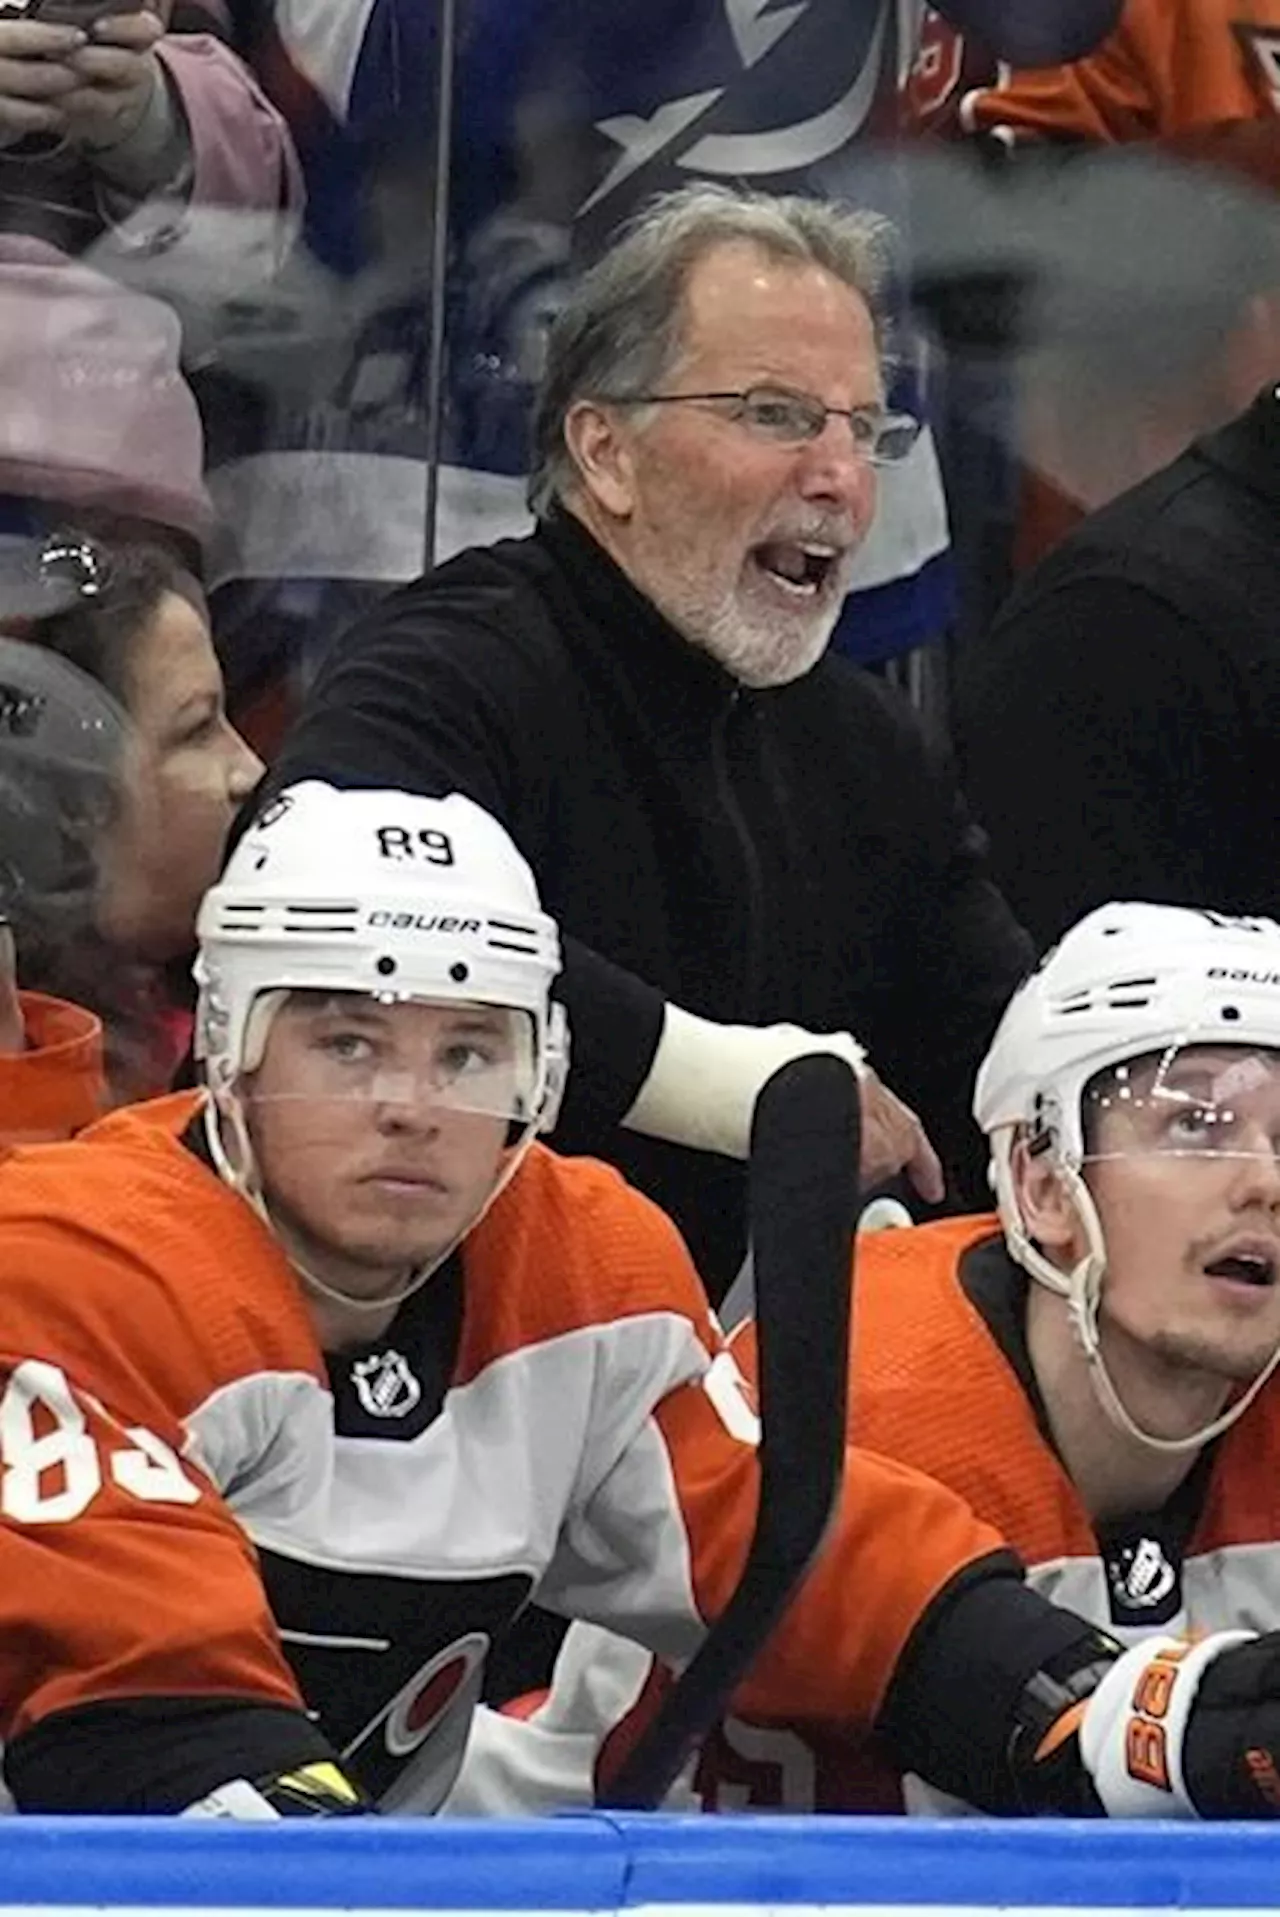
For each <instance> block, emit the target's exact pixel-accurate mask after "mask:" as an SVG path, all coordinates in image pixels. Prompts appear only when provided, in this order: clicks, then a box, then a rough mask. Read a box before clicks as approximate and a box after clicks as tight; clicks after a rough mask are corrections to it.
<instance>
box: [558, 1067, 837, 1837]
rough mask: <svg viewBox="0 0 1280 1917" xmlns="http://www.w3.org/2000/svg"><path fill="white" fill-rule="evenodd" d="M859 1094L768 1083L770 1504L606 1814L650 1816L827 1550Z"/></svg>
mask: <svg viewBox="0 0 1280 1917" xmlns="http://www.w3.org/2000/svg"><path fill="white" fill-rule="evenodd" d="M861 1143H862V1110H861V1105H860V1102H859V1098H858V1084H857V1079H856V1078H855V1077H854V1074H853V1072H852V1071H851V1069H850V1068H849V1066H847V1065H846V1064H845V1063H844V1062H843V1060H841V1059H838V1058H835V1057H834V1056H832V1055H830V1054H821V1055H814V1056H812V1057H808V1058H799V1059H794V1060H792V1062H791V1063H790V1064H789V1065H784V1066H783V1067H782V1068H781V1070H780V1071H777V1072H775V1073H774V1075H773V1077H772V1078H771V1079H770V1080H769V1081H768V1083H767V1084H766V1085H765V1087H764V1089H763V1090H762V1091H761V1093H760V1096H759V1098H758V1099H757V1101H756V1108H755V1116H754V1118H753V1120H752V1126H751V1159H750V1166H749V1175H748V1188H747V1209H748V1216H749V1219H750V1227H751V1249H752V1258H753V1262H754V1266H755V1293H756V1336H757V1342H758V1347H759V1354H760V1355H759V1391H760V1425H761V1435H760V1494H759V1504H758V1506H757V1510H756V1523H755V1530H754V1532H753V1533H752V1538H751V1546H750V1550H749V1551H748V1553H747V1560H746V1563H745V1565H744V1567H743V1572H742V1577H741V1579H740V1580H739V1582H738V1586H737V1589H736V1590H735V1591H734V1593H733V1596H732V1597H731V1598H730V1600H729V1602H728V1604H727V1605H726V1606H725V1608H724V1610H723V1611H722V1612H721V1614H720V1616H719V1618H718V1619H717V1620H716V1622H715V1623H714V1624H713V1625H712V1627H711V1629H710V1630H709V1631H708V1632H707V1635H706V1637H705V1638H704V1639H703V1642H702V1644H701V1645H700V1646H699V1648H698V1650H697V1652H696V1653H695V1655H694V1656H693V1657H692V1658H691V1659H690V1661H689V1663H688V1665H687V1666H686V1667H685V1669H684V1671H683V1673H682V1674H681V1676H680V1677H679V1678H678V1679H677V1680H676V1682H675V1683H674V1684H673V1685H672V1687H671V1689H670V1690H669V1691H668V1692H667V1694H666V1696H665V1697H664V1698H663V1700H662V1703H661V1704H660V1705H659V1707H658V1710H657V1712H656V1713H655V1716H654V1718H653V1721H652V1722H651V1723H650V1724H649V1725H648V1726H647V1728H646V1729H645V1730H644V1731H643V1732H642V1733H641V1734H640V1736H639V1737H638V1739H637V1740H636V1743H635V1744H634V1746H633V1747H632V1749H631V1750H630V1752H629V1753H628V1754H627V1756H626V1757H625V1758H624V1759H623V1760H622V1762H621V1763H620V1765H619V1767H618V1769H617V1771H616V1772H615V1773H614V1775H613V1777H612V1778H610V1779H608V1780H607V1781H606V1783H605V1784H604V1785H603V1787H602V1788H601V1790H600V1791H599V1792H598V1794H597V1800H596V1801H597V1803H598V1804H599V1805H600V1806H601V1807H602V1808H605V1809H610V1810H651V1809H652V1808H653V1807H654V1805H655V1804H659V1803H661V1801H662V1799H663V1797H664V1796H665V1795H666V1793H667V1791H668V1790H669V1789H670V1787H671V1785H672V1784H673V1783H674V1781H675V1779H676V1777H677V1776H678V1775H679V1773H680V1770H681V1768H682V1767H683V1765H684V1764H685V1763H686V1762H687V1761H688V1759H689V1758H690V1757H691V1756H692V1754H693V1752H694V1750H695V1749H696V1748H697V1746H698V1745H699V1744H700V1743H701V1742H702V1740H703V1738H704V1737H705V1736H706V1735H707V1733H708V1731H709V1730H710V1729H711V1728H712V1726H713V1725H714V1724H715V1723H716V1721H717V1719H718V1718H719V1717H720V1716H721V1714H722V1713H723V1711H724V1708H725V1705H726V1703H727V1701H728V1698H729V1696H730V1694H731V1692H732V1691H733V1690H734V1689H735V1688H736V1686H737V1685H738V1683H739V1682H740V1681H741V1679H742V1677H743V1676H744V1675H745V1673H746V1671H747V1669H748V1668H749V1666H750V1665H751V1663H752V1661H753V1660H754V1658H755V1657H756V1656H757V1654H758V1653H759V1651H760V1650H761V1649H762V1648H763V1646H764V1644H765V1643H766V1641H767V1640H768V1638H769V1636H770V1634H771V1632H772V1631H773V1628H774V1626H775V1625H776V1624H777V1623H778V1620H779V1619H780V1618H781V1617H782V1615H783V1613H784V1612H785V1611H786V1609H787V1606H788V1605H789V1604H790V1602H791V1600H792V1598H793V1597H794V1596H795V1594H796V1591H797V1590H798V1588H799V1586H800V1583H801V1580H802V1579H803V1577H804V1574H805V1572H806V1571H807V1570H808V1568H809V1565H810V1564H811V1563H812V1561H813V1558H814V1556H815V1555H816V1553H817V1550H818V1547H819V1545H820V1544H821V1542H822V1538H823V1534H824V1532H825V1531H826V1528H827V1524H828V1521H829V1520H830V1517H831V1513H832V1509H833V1507H834V1505H835V1501H836V1499H837V1497H838V1496H839V1492H840V1483H841V1478H842V1474H843V1467H844V1433H845V1398H846V1393H847V1389H848V1375H849V1310H850V1299H851V1287H852V1277H853V1266H852V1259H853V1245H854V1230H855V1227H856V1224H857V1217H858V1208H859V1198H860V1188H859V1178H858V1159H859V1155H860V1151H861Z"/></svg>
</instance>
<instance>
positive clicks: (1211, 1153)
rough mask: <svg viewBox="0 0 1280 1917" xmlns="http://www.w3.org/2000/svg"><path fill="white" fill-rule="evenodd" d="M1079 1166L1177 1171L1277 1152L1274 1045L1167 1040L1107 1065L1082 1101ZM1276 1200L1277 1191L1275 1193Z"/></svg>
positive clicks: (1279, 1096)
mask: <svg viewBox="0 0 1280 1917" xmlns="http://www.w3.org/2000/svg"><path fill="white" fill-rule="evenodd" d="M1081 1131H1082V1135H1083V1141H1084V1152H1083V1155H1082V1158H1081V1164H1082V1166H1086V1167H1087V1166H1090V1165H1104V1164H1110V1163H1115V1162H1116V1161H1117V1160H1122V1159H1134V1160H1144V1161H1148V1162H1152V1163H1158V1164H1164V1163H1167V1164H1169V1165H1171V1166H1174V1167H1180V1168H1181V1169H1182V1170H1183V1171H1185V1172H1188V1173H1191V1172H1194V1171H1195V1169H1196V1168H1197V1167H1198V1166H1203V1167H1205V1168H1206V1169H1207V1168H1215V1167H1216V1168H1222V1167H1224V1166H1226V1167H1229V1166H1231V1165H1233V1164H1241V1165H1246V1166H1247V1165H1256V1166H1258V1167H1259V1168H1260V1169H1262V1170H1264V1171H1265V1172H1266V1173H1267V1175H1268V1176H1270V1175H1273V1174H1274V1172H1275V1167H1276V1164H1277V1161H1278V1155H1280V1049H1278V1050H1270V1049H1266V1048H1262V1047H1255V1046H1245V1045H1220V1046H1219V1045H1205V1044H1194V1045H1171V1046H1169V1047H1167V1048H1166V1049H1165V1050H1164V1051H1163V1052H1160V1053H1154V1054H1148V1055H1146V1056H1145V1057H1142V1058H1136V1059H1132V1060H1130V1061H1128V1062H1127V1063H1125V1064H1122V1065H1115V1066H1111V1067H1109V1068H1108V1069H1107V1070H1106V1071H1104V1072H1101V1073H1099V1074H1098V1076H1097V1077H1096V1078H1095V1079H1093V1080H1091V1081H1090V1083H1089V1084H1088V1085H1087V1086H1086V1087H1085V1091H1084V1095H1083V1097H1082V1100H1081ZM1278 1197H1280V1193H1278Z"/></svg>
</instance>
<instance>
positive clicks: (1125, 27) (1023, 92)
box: [961, 0, 1280, 145]
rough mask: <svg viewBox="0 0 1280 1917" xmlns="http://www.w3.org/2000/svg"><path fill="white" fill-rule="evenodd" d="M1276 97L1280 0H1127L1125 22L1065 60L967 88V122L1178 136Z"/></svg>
mask: <svg viewBox="0 0 1280 1917" xmlns="http://www.w3.org/2000/svg"><path fill="white" fill-rule="evenodd" d="M1278 107H1280V3H1278V0H1125V6H1124V10H1123V12H1122V14H1121V16H1120V23H1119V25H1118V26H1117V28H1116V30H1115V32H1114V33H1112V34H1111V35H1110V36H1109V37H1108V38H1107V39H1106V40H1104V41H1103V42H1102V44H1101V45H1100V46H1099V47H1098V48H1096V49H1095V51H1094V52H1093V53H1091V54H1089V55H1087V56H1086V57H1085V58H1084V59H1082V60H1076V61H1073V62H1072V63H1071V64H1070V65H1068V66H1057V67H1043V68H1035V69H1018V70H1016V71H1008V70H1006V71H1005V73H1004V74H1003V75H1002V77H1001V81H1000V84H999V85H997V86H993V87H982V88H979V89H977V90H976V91H974V92H971V93H969V94H968V95H966V97H965V99H964V101H963V104H962V108H961V120H962V123H963V124H964V126H965V127H966V128H967V129H968V130H969V131H971V132H974V131H981V130H987V129H990V128H993V127H999V126H1004V127H1009V128H1011V129H1013V130H1014V131H1015V132H1023V133H1030V134H1039V135H1047V136H1050V137H1055V136H1056V137H1059V138H1061V137H1066V138H1072V139H1078V140H1086V141H1090V142H1097V143H1101V144H1105V145H1119V144H1127V143H1129V142H1131V141H1134V140H1176V139H1177V138H1178V137H1179V136H1181V135H1185V134H1189V133H1194V132H1196V131H1198V130H1202V129H1207V128H1210V127H1222V126H1225V125H1227V124H1229V123H1230V122H1234V121H1249V120H1258V119H1261V118H1264V117H1270V116H1272V115H1274V114H1275V113H1276V111H1277V108H1278Z"/></svg>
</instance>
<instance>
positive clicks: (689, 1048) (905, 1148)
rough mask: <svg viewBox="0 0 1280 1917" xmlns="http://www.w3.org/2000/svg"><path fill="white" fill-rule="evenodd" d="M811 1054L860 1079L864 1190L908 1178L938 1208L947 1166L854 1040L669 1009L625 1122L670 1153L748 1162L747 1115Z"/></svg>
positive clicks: (796, 1027)
mask: <svg viewBox="0 0 1280 1917" xmlns="http://www.w3.org/2000/svg"><path fill="white" fill-rule="evenodd" d="M815 1052H818V1053H826V1052H829V1053H833V1054H834V1055H835V1057H837V1058H843V1059H844V1060H845V1062H846V1063H847V1064H848V1065H850V1066H852V1068H853V1070H854V1071H855V1072H856V1073H857V1075H858V1084H859V1088H860V1090H861V1094H862V1164H861V1173H862V1182H863V1184H864V1185H867V1186H873V1185H882V1184H885V1183H886V1182H887V1181H888V1180H889V1179H891V1178H896V1177H897V1176H898V1175H899V1174H900V1173H902V1172H905V1173H906V1175H907V1176H908V1178H910V1180H911V1183H912V1184H913V1185H914V1186H915V1188H916V1190H917V1191H918V1192H919V1194H920V1196H921V1197H922V1198H924V1199H927V1200H929V1202H930V1203H936V1202H937V1201H938V1200H939V1199H940V1198H941V1197H942V1195H943V1179H942V1167H941V1165H940V1164H939V1162H938V1155H937V1153H936V1152H935V1151H934V1149H933V1146H932V1145H931V1144H930V1143H929V1140H928V1138H927V1136H926V1135H925V1130H924V1127H923V1125H922V1124H921V1123H920V1120H919V1119H918V1118H917V1117H916V1115H915V1113H914V1112H913V1111H912V1110H911V1108H910V1106H909V1105H904V1104H903V1102H902V1100H901V1099H900V1098H899V1097H897V1095H896V1094H895V1093H894V1092H891V1091H890V1090H889V1088H888V1086H887V1085H885V1084H883V1083H882V1082H881V1080H880V1079H879V1077H878V1076H877V1075H876V1073H875V1072H874V1071H873V1070H872V1069H871V1067H870V1066H869V1065H868V1064H867V1062H866V1057H865V1054H864V1053H863V1050H862V1047H861V1046H860V1045H859V1044H858V1042H857V1040H856V1039H855V1038H854V1037H853V1035H852V1033H850V1032H806V1031H805V1030H804V1029H803V1027H801V1026H799V1025H717V1024H716V1023H715V1022H714V1021H713V1020H711V1019H706V1018H696V1017H695V1016H694V1015H693V1013H692V1012H686V1011H684V1010H683V1008H682V1007H681V1006H679V1005H674V1004H671V1003H668V1004H667V1006H666V1008H665V1013H664V1017H663V1026H662V1035H661V1037H660V1039H659V1041H658V1049H657V1051H656V1052H655V1054H654V1059H653V1063H652V1065H651V1066H650V1068H649V1075H648V1077H647V1078H646V1079H645V1081H644V1084H643V1085H642V1086H641V1087H640V1090H639V1092H638V1093H637V1095H636V1098H635V1101H634V1103H633V1104H632V1107H631V1109H630V1111H629V1112H628V1113H627V1115H626V1118H625V1119H624V1121H623V1122H624V1124H626V1125H629V1126H630V1127H631V1129H632V1131H637V1132H644V1133H646V1134H647V1135H648V1136H649V1137H651V1138H665V1139H667V1140H668V1141H669V1142H670V1143H671V1144H674V1145H689V1146H692V1147H694V1148H695V1149H696V1150H699V1151H710V1152H721V1153H723V1154H724V1156H725V1157H727V1158H746V1156H747V1154H748V1151H749V1149H750V1144H751V1116H752V1113H753V1111H754V1109H755V1102H756V1099H757V1098H758V1097H759V1095H760V1092H761V1090H762V1089H763V1087H764V1085H765V1083H766V1082H767V1080H768V1079H770V1078H771V1077H772V1076H773V1074H774V1073H775V1072H776V1071H778V1070H779V1069H780V1068H781V1067H782V1066H783V1065H786V1064H789V1063H790V1061H791V1060H792V1059H795V1058H805V1057H808V1056H810V1055H811V1054H813V1053H815Z"/></svg>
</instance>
